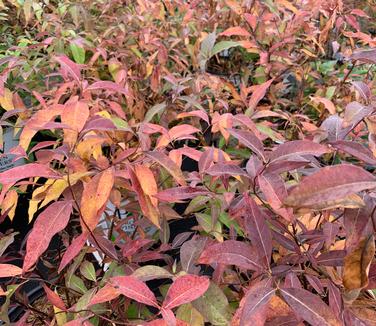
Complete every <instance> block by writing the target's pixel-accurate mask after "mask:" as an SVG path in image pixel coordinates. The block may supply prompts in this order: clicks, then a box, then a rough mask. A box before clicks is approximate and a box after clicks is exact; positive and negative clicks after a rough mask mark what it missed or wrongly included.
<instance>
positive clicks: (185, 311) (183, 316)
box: [176, 303, 205, 326]
mask: <svg viewBox="0 0 376 326" xmlns="http://www.w3.org/2000/svg"><path fill="white" fill-rule="evenodd" d="M176 318H178V319H180V320H182V321H185V322H187V323H188V325H194V326H204V325H205V321H204V318H203V316H202V315H201V314H200V313H199V312H198V311H197V309H195V308H194V307H193V306H192V304H191V303H186V304H183V305H181V306H180V307H179V308H178V310H177V311H176Z"/></svg>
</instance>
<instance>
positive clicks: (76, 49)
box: [69, 42, 85, 64]
mask: <svg viewBox="0 0 376 326" xmlns="http://www.w3.org/2000/svg"><path fill="white" fill-rule="evenodd" d="M69 47H70V50H71V51H72V55H73V59H74V61H75V62H76V63H80V64H84V63H85V49H84V48H83V47H81V46H79V45H78V44H76V43H74V42H71V43H70V45H69Z"/></svg>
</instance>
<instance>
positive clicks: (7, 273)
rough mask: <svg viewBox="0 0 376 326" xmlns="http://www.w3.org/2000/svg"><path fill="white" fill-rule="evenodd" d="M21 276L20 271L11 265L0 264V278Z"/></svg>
mask: <svg viewBox="0 0 376 326" xmlns="http://www.w3.org/2000/svg"><path fill="white" fill-rule="evenodd" d="M21 274H22V269H21V268H20V267H18V266H14V265H11V264H0V277H12V276H17V275H21Z"/></svg>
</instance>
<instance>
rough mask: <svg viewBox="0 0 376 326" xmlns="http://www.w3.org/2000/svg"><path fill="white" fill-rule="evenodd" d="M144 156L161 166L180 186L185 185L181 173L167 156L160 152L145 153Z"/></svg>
mask: <svg viewBox="0 0 376 326" xmlns="http://www.w3.org/2000/svg"><path fill="white" fill-rule="evenodd" d="M146 156H148V157H150V158H151V159H152V160H154V161H156V162H158V163H159V164H160V165H162V166H163V167H164V168H165V169H166V170H167V171H168V172H169V173H170V174H171V175H172V176H173V178H174V179H175V180H176V182H177V183H179V184H180V185H182V186H185V185H186V182H185V179H184V176H183V173H182V172H181V170H180V169H179V167H178V166H177V165H176V164H175V162H174V161H172V160H171V159H170V158H169V157H168V156H166V155H165V154H163V153H161V152H147V153H146Z"/></svg>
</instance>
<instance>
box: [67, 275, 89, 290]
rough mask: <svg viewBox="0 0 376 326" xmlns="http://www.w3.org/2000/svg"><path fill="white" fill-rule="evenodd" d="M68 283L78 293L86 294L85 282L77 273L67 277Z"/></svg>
mask: <svg viewBox="0 0 376 326" xmlns="http://www.w3.org/2000/svg"><path fill="white" fill-rule="evenodd" d="M66 285H67V287H68V288H70V289H72V290H74V291H76V292H78V293H81V294H85V293H86V292H87V288H86V286H85V284H84V282H83V281H82V280H81V279H80V278H79V277H78V276H76V275H72V276H71V277H70V278H69V279H67V282H66Z"/></svg>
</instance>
